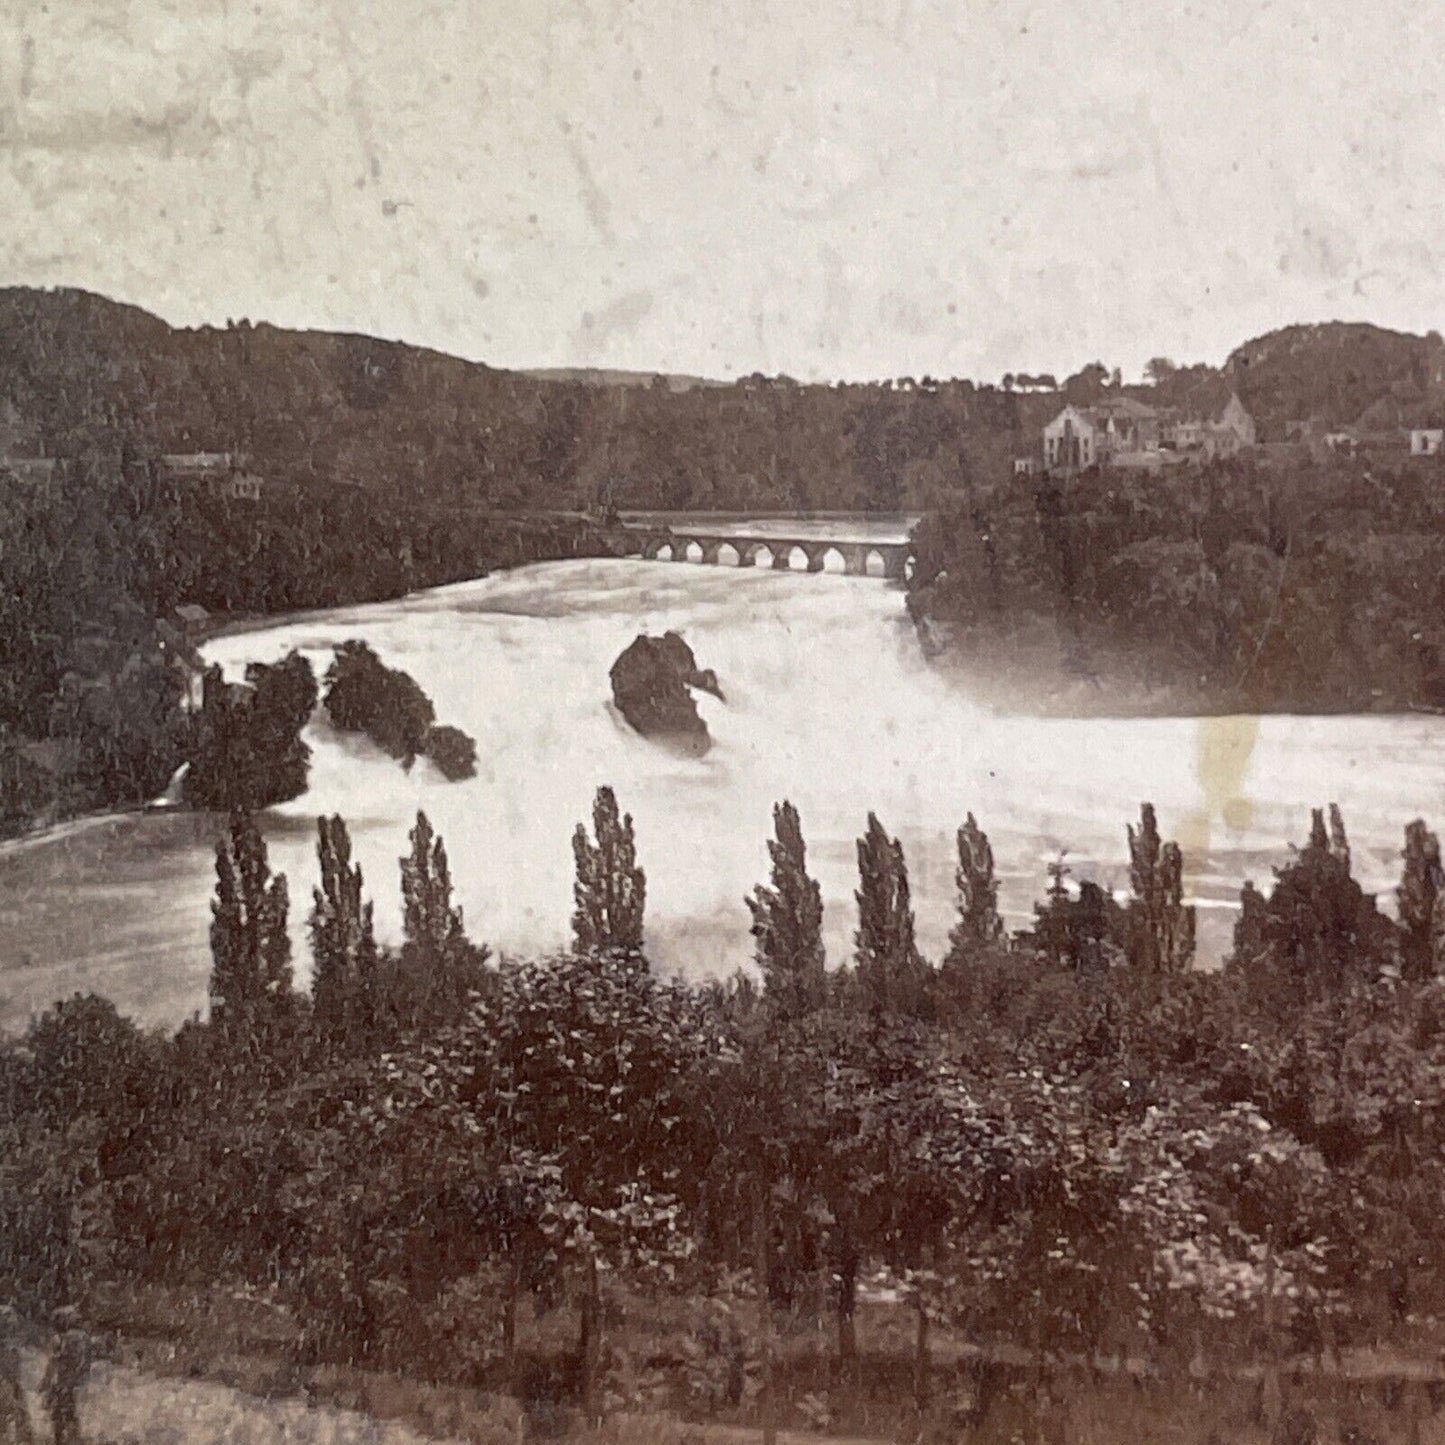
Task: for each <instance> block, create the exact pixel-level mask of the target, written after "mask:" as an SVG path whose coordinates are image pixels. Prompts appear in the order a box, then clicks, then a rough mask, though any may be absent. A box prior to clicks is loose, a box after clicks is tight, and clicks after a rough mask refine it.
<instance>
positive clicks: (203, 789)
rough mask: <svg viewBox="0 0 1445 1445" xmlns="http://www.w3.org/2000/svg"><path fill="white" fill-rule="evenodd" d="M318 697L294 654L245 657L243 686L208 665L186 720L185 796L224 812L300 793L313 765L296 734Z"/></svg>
mask: <svg viewBox="0 0 1445 1445" xmlns="http://www.w3.org/2000/svg"><path fill="white" fill-rule="evenodd" d="M316 699H317V687H316V675H315V673H314V672H313V671H312V670H311V664H310V663H309V662H308V661H307V660H306V659H305V658H304V657H303V656H302V655H301V654H300V653H299V652H292V653H290V654H288V656H287V657H286V658H285V659H284V660H282V661H281V662H278V663H273V664H267V663H259V662H253V663H251V664H250V666H248V667H247V669H246V681H245V683H244V684H236V683H227V682H226V681H225V679H224V677H223V676H222V673H221V669H220V668H219V667H211V668H208V669H207V670H206V674H205V677H204V680H203V686H202V693H201V706H200V709H199V710H198V711H197V712H196V713H195V714H194V715H193V717H192V719H191V734H192V736H191V743H190V749H189V751H190V765H189V767H188V768H187V769H186V776H185V780H184V783H183V786H182V792H183V795H184V797H185V800H186V801H187V802H188V803H190V804H191V805H192V806H193V807H197V808H215V809H220V810H223V811H229V810H231V809H233V808H243V809H248V810H249V809H259V808H267V807H270V806H271V805H272V804H273V803H284V802H288V801H290V799H292V798H299V797H300V796H301V794H302V793H304V792H305V791H306V781H307V777H308V774H309V772H310V765H311V749H310V747H309V746H308V745H307V744H306V743H305V742H303V741H302V738H301V732H302V729H303V728H304V727H305V726H306V724H307V723H308V722H309V721H310V720H311V714H312V713H313V712H314V711H315V709H316Z"/></svg>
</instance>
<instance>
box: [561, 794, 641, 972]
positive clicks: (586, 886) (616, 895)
mask: <svg viewBox="0 0 1445 1445" xmlns="http://www.w3.org/2000/svg"><path fill="white" fill-rule="evenodd" d="M592 828H593V832H594V833H595V834H596V838H597V841H596V842H595V843H593V842H591V841H590V840H589V839H588V837H587V829H586V827H585V826H584V825H583V824H581V823H579V824H578V825H577V831H576V833H575V834H574V835H573V838H572V853H573V857H574V858H575V859H576V862H577V881H576V884H575V885H574V887H573V897H574V899H575V901H576V909H575V911H574V912H573V914H572V937H573V940H574V943H575V945H576V948H577V952H578V953H581V954H599V955H600V954H612V955H618V956H622V957H627V958H631V959H633V960H635V961H641V958H642V915H643V909H644V907H645V905H646V902H647V879H646V876H645V875H644V874H643V871H642V869H641V868H639V867H638V866H637V843H636V839H635V837H634V836H633V831H632V815H631V814H630V813H628V814H626V815H619V812H618V807H617V797H616V795H615V794H614V793H613V791H612V789H611V788H608V787H601V788H598V789H597V796H596V798H595V799H594V800H593V803H592Z"/></svg>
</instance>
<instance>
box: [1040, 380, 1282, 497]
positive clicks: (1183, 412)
mask: <svg viewBox="0 0 1445 1445" xmlns="http://www.w3.org/2000/svg"><path fill="white" fill-rule="evenodd" d="M1257 440H1258V438H1257V436H1256V431H1255V424H1254V418H1253V417H1252V416H1251V415H1250V414H1249V412H1248V411H1247V410H1246V409H1245V406H1244V403H1243V402H1241V401H1240V399H1239V395H1238V393H1237V392H1235V391H1234V390H1233V389H1232V388H1231V387H1229V386H1228V385H1227V384H1226V383H1224V382H1220V383H1218V384H1217V385H1215V384H1207V385H1205V386H1203V387H1201V388H1199V389H1198V390H1197V391H1196V392H1195V393H1194V394H1193V395H1191V397H1190V398H1189V400H1188V402H1187V403H1186V404H1185V405H1182V406H1172V407H1166V406H1153V405H1151V404H1150V403H1148V402H1144V401H1140V400H1138V399H1137V398H1136V397H1132V396H1125V395H1122V394H1117V395H1109V394H1105V395H1103V396H1101V397H1100V398H1099V399H1098V400H1097V401H1095V402H1093V403H1091V404H1089V405H1081V404H1076V403H1073V402H1070V403H1067V404H1066V405H1065V406H1064V407H1063V409H1062V410H1061V411H1060V412H1059V413H1058V414H1057V415H1056V416H1055V417H1054V418H1053V419H1052V420H1051V421H1049V422H1048V423H1046V424H1045V426H1044V428H1043V436H1042V443H1043V445H1042V451H1041V455H1035V456H1032V457H1021V458H1018V459H1017V460H1016V461H1015V463H1014V471H1015V472H1016V473H1019V474H1027V473H1030V472H1036V471H1038V470H1040V468H1042V469H1043V470H1044V471H1048V472H1073V471H1084V470H1087V469H1088V468H1090V467H1124V468H1129V467H1132V468H1136V469H1138V470H1141V471H1155V472H1157V471H1163V470H1165V469H1166V468H1169V467H1177V466H1183V465H1187V464H1189V463H1191V462H1204V461H1214V460H1217V459H1220V458H1226V457H1233V456H1238V455H1239V453H1240V452H1242V451H1245V450H1246V449H1248V448H1251V447H1253V446H1255V445H1256V442H1257Z"/></svg>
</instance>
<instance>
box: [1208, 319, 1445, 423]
mask: <svg viewBox="0 0 1445 1445" xmlns="http://www.w3.org/2000/svg"><path fill="white" fill-rule="evenodd" d="M1224 375H1225V376H1226V377H1227V378H1228V379H1229V380H1230V381H1231V382H1232V383H1233V384H1234V386H1235V388H1236V390H1238V392H1239V395H1240V398H1241V400H1243V402H1244V404H1245V405H1246V406H1247V407H1248V408H1249V409H1250V411H1251V412H1252V413H1253V414H1254V416H1255V419H1256V421H1258V422H1259V423H1260V424H1261V425H1262V426H1263V427H1264V428H1265V430H1266V432H1267V433H1268V435H1269V436H1270V437H1271V438H1277V437H1279V436H1281V435H1283V431H1284V428H1285V426H1286V425H1287V423H1289V422H1291V421H1305V420H1308V419H1309V418H1311V417H1320V418H1323V419H1324V420H1326V421H1328V422H1330V423H1332V424H1336V425H1345V424H1352V423H1355V422H1357V421H1358V420H1359V419H1360V418H1361V417H1362V416H1364V415H1365V413H1366V412H1368V411H1369V410H1370V409H1371V408H1378V407H1379V405H1380V403H1382V402H1392V403H1394V404H1395V405H1394V407H1393V408H1387V409H1385V410H1386V415H1384V416H1382V417H1381V421H1382V422H1383V424H1385V425H1393V424H1397V423H1398V422H1399V421H1401V420H1403V421H1404V422H1405V423H1406V424H1407V425H1408V424H1409V422H1410V421H1411V420H1412V419H1413V415H1414V414H1421V413H1429V412H1431V411H1432V410H1434V409H1438V408H1439V407H1441V406H1442V404H1445V341H1442V340H1441V338H1440V335H1439V333H1438V332H1433V331H1432V332H1430V333H1429V335H1427V336H1414V335H1411V334H1410V333H1408V332H1403V331H1387V330H1385V329H1384V328H1383V327H1380V326H1370V325H1366V324H1364V323H1358V322H1343V321H1332V322H1327V323H1325V324H1322V325H1317V326H1286V327H1284V328H1283V329H1282V330H1279V331H1271V332H1269V333H1267V334H1266V335H1264V336H1260V337H1257V338H1255V339H1254V340H1253V341H1246V342H1245V343H1244V345H1243V346H1240V347H1238V348H1236V349H1235V350H1234V351H1233V352H1231V353H1230V356H1229V358H1228V360H1227V361H1226V362H1225V364H1224ZM1390 413H1393V414H1390Z"/></svg>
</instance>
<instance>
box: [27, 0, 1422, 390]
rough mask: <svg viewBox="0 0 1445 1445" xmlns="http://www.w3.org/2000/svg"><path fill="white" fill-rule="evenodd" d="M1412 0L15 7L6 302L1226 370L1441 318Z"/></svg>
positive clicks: (101, 2) (420, 329) (499, 340)
mask: <svg viewBox="0 0 1445 1445" xmlns="http://www.w3.org/2000/svg"><path fill="white" fill-rule="evenodd" d="M1439 19H1440V14H1439V11H1438V9H1437V8H1436V7H1435V6H1434V5H1432V4H1431V3H1430V0H1426V3H1423V4H1422V3H1420V0H1374V3H1372V4H1370V5H1360V4H1358V3H1356V0H1315V3H1313V4H1306V3H1303V0H1291V3H1285V4H1281V3H1276V4H1270V3H1268V0H1250V3H1243V0H1198V3H1192V4H1182V3H1176V0H1095V3H1091V4H1087V5H1085V4H1079V3H1078V0H876V3H862V0H806V3H805V0H732V3H729V4H726V5H720V6H719V5H714V4H710V3H706V0H673V3H670V4H669V3H663V0H260V3H243V0H130V3H124V4H122V3H119V0H49V3H46V4H40V3H29V4H27V3H24V0H0V151H3V155H0V215H3V218H4V219H3V223H0V282H6V283H28V284H70V285H79V286H85V287H90V288H93V289H96V290H100V291H103V292H106V293H108V294H111V295H114V296H117V297H119V298H121V299H124V300H128V301H134V302H137V303H139V304H141V305H144V306H146V307H149V308H150V309H152V310H155V311H157V312H159V313H160V314H161V315H163V316H165V317H166V318H167V319H169V320H171V321H174V322H179V323H194V322H200V321H218V322H222V321H224V320H225V319H226V318H227V317H228V316H231V317H241V316H249V317H250V318H252V319H253V320H263V319H264V320H271V321H275V322H278V323H281V324H284V325H293V326H325V327H332V328H340V329H346V330H356V331H366V332H372V333H376V334H380V335H385V336H392V337H399V338H403V339H406V340H409V341H415V342H420V343H424V344H428V345H432V346H436V347H439V348H442V349H444V350H447V351H453V352H458V353H461V354H463V355H466V356H469V357H473V358H476V359H479V360H484V361H489V362H492V363H494V364H497V365H511V366H523V365H525V366H543V365H554V366H560V365H590V366H615V367H629V368H640V369H648V370H651V369H665V370H676V371H692V372H704V373H707V374H711V375H722V376H732V375H737V374H740V373H744V372H750V371H754V370H762V371H766V372H776V371H786V372H788V373H790V374H792V375H794V376H797V377H800V378H802V377H807V378H813V377H835V376H847V377H867V376H880V375H914V376H921V375H923V374H925V373H930V374H933V375H939V376H944V375H963V376H977V377H982V378H995V379H996V378H997V377H998V376H999V375H1000V374H1001V373H1002V372H1004V371H1006V370H1023V371H1033V370H1053V371H1057V372H1060V373H1063V372H1065V371H1068V370H1073V369H1075V368H1077V367H1078V366H1079V365H1080V364H1081V363H1082V362H1084V361H1086V360H1089V359H1091V358H1093V357H1095V356H1098V357H1099V358H1101V359H1103V360H1104V361H1105V362H1106V363H1108V364H1109V365H1110V366H1114V365H1121V366H1123V367H1124V369H1125V371H1126V373H1132V372H1137V371H1138V369H1139V368H1140V367H1141V366H1142V364H1143V362H1144V360H1145V359H1146V358H1147V357H1149V356H1150V355H1154V354H1158V353H1163V354H1167V355H1171V356H1174V357H1176V358H1177V359H1180V360H1188V359H1200V360H1209V361H1220V360H1222V359H1223V357H1224V355H1225V354H1226V353H1227V352H1228V351H1229V349H1230V348H1231V347H1232V346H1233V345H1235V344H1236V343H1237V342H1239V341H1241V340H1243V339H1244V338H1245V337H1247V336H1250V335H1254V334H1257V333H1258V332H1260V331H1263V330H1267V329H1269V328H1271V327H1273V326H1277V325H1281V324H1283V323H1286V322H1288V321H1292V320H1326V319H1333V318H1346V319H1364V320H1373V321H1378V322H1380V323H1382V324H1384V325H1390V326H1399V327H1404V328H1408V329H1411V330H1424V329H1428V328H1431V327H1437V326H1439V324H1440V320H1441V314H1442V312H1445V109H1442V88H1445V84H1442V76H1445V59H1442V53H1441V49H1440V45H1439V40H1440V34H1439V25H1438V21H1439Z"/></svg>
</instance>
